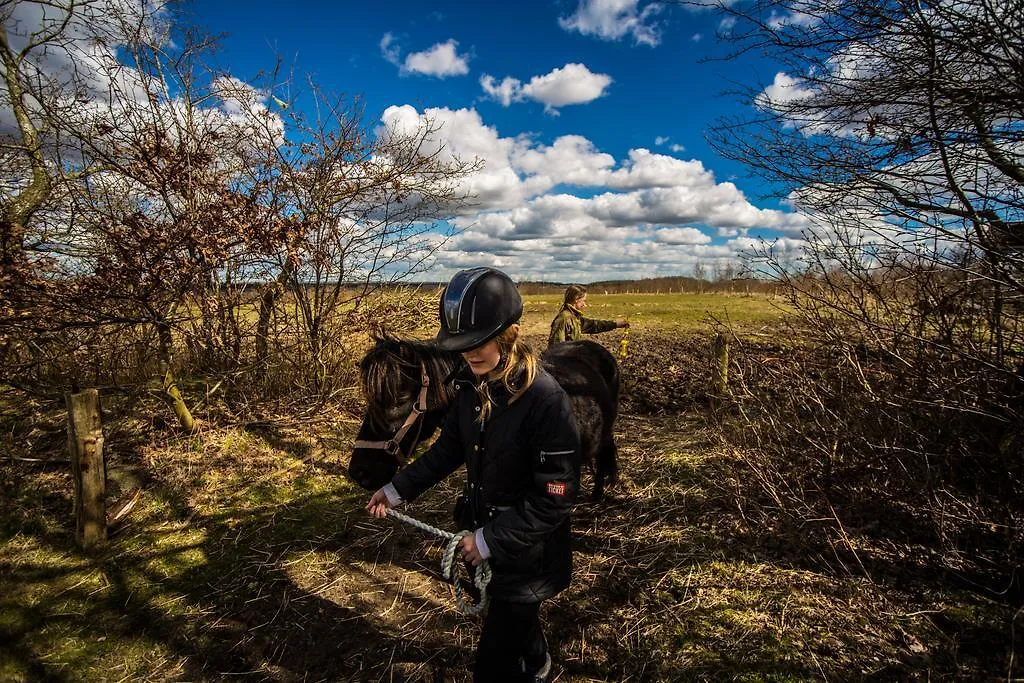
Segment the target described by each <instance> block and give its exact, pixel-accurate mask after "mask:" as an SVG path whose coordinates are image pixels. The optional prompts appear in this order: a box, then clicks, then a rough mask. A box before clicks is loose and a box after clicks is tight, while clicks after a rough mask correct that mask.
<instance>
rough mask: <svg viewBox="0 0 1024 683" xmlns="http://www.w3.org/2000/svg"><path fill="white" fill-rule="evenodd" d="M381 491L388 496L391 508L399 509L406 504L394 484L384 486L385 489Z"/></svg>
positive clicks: (389, 483)
mask: <svg viewBox="0 0 1024 683" xmlns="http://www.w3.org/2000/svg"><path fill="white" fill-rule="evenodd" d="M381 491H383V492H384V495H385V496H387V499H388V505H390V506H391V507H398V506H399V505H401V504H402V503H403V502H404V501H403V500H402V496H401V495H399V493H398V490H397V489H396V488H395V485H394V484H392V483H391V482H388V483H387V484H384V487H383V488H382V489H381Z"/></svg>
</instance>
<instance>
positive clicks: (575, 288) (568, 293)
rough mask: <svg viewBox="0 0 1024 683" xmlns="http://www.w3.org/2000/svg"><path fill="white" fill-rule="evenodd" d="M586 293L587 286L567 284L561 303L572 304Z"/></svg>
mask: <svg viewBox="0 0 1024 683" xmlns="http://www.w3.org/2000/svg"><path fill="white" fill-rule="evenodd" d="M586 294H587V288H586V287H584V286H583V285H569V286H568V287H566V288H565V299H564V300H563V301H562V303H563V304H566V305H569V306H572V305H573V304H574V303H576V302H577V301H579V299H580V297H582V296H586Z"/></svg>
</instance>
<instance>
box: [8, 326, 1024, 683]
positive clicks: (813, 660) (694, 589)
mask: <svg viewBox="0 0 1024 683" xmlns="http://www.w3.org/2000/svg"><path fill="white" fill-rule="evenodd" d="M609 342H610V343H609V345H610V346H611V345H613V344H614V342H615V340H609ZM632 348H633V353H632V355H631V356H630V358H628V359H626V362H625V363H624V373H625V375H626V390H627V393H628V399H629V400H628V401H626V402H625V403H624V405H625V406H626V407H627V411H626V413H625V414H624V415H623V416H622V417H621V418H620V421H619V423H618V427H617V438H618V442H619V444H620V454H621V458H622V463H621V464H622V471H623V473H624V476H623V482H622V483H621V484H620V488H618V489H617V490H613V492H612V494H611V496H610V497H609V499H608V500H606V501H604V502H602V503H592V502H581V503H580V504H579V506H578V507H577V510H576V512H575V519H574V528H575V540H574V542H575V551H576V552H575V562H576V572H575V580H574V583H573V585H572V586H571V587H570V589H569V590H568V591H566V592H565V593H563V594H562V595H560V596H558V597H557V598H556V599H554V600H552V601H550V602H549V603H548V604H547V605H546V607H545V612H544V613H545V619H546V622H547V624H548V630H549V636H550V640H551V644H552V648H553V653H554V656H555V661H556V664H555V676H554V679H555V680H558V681H662V680H757V681H761V680H776V681H804V680H851V679H855V680H859V679H874V680H908V679H910V680H941V679H979V678H989V679H992V678H998V677H1006V676H1007V674H1008V673H1009V675H1011V676H1012V675H1019V674H1020V672H1019V671H1017V670H1012V671H1011V669H1010V666H1011V665H1010V663H1009V654H1010V652H1011V648H1012V647H1013V646H1014V643H1013V642H1012V639H1013V637H1017V638H1018V639H1019V637H1020V636H1019V635H1015V636H1014V635H1011V624H1012V622H1013V619H1014V614H1013V611H1012V609H1011V608H1010V607H1008V606H1006V605H1003V604H1000V603H998V602H995V601H992V600H989V599H986V598H984V597H981V596H979V595H977V594H975V593H972V592H970V591H968V590H965V589H962V588H957V587H954V586H952V585H951V584H949V583H948V582H945V581H943V580H942V577H937V576H935V575H934V574H933V573H930V572H929V571H927V569H926V563H924V562H918V559H920V558H921V557H922V556H923V555H922V554H923V553H926V552H927V549H925V548H923V547H915V546H912V545H909V544H904V545H897V544H894V543H892V542H882V541H881V540H879V539H877V538H875V537H873V536H872V535H871V534H870V533H868V532H867V530H864V529H852V528H843V527H842V526H841V525H839V524H837V523H836V521H835V520H829V519H823V520H817V521H812V522H806V521H805V522H796V521H794V519H793V518H792V517H789V516H787V515H786V514H784V512H783V511H782V510H781V509H779V508H778V506H776V505H775V503H774V502H773V501H772V500H771V498H770V497H768V496H766V495H764V493H763V489H762V487H760V486H759V485H758V483H757V481H756V479H755V476H754V474H753V473H754V471H755V470H754V469H753V468H752V467H751V458H754V457H756V455H755V454H752V453H746V452H739V451H737V450H735V449H734V448H732V447H730V446H729V445H728V444H726V443H725V442H724V440H723V438H722V436H721V434H720V432H719V431H718V430H716V429H715V428H714V427H713V426H712V425H713V424H714V422H713V421H712V420H709V419H707V416H706V414H705V413H704V412H703V410H701V409H699V403H700V402H699V401H698V400H697V395H698V394H700V393H701V391H700V389H699V384H700V382H701V380H700V377H701V376H702V370H701V369H700V368H701V363H702V362H703V361H702V360H701V358H703V357H704V356H703V354H706V349H705V348H704V343H703V342H702V341H699V340H697V341H695V340H692V339H690V340H688V339H676V340H674V341H670V340H666V339H664V338H657V337H655V336H654V335H646V334H643V333H642V331H640V330H638V331H637V334H636V335H635V337H634V342H633V347H632ZM666 356H667V357H670V361H668V364H667V365H666V363H665V361H664V359H665V358H666ZM695 383H696V384H697V385H698V386H696V387H695V386H693V385H694V384H695ZM214 408H215V407H214V406H210V407H209V410H208V411H207V412H206V413H204V422H203V424H204V426H203V430H202V431H201V433H200V434H198V435H195V436H188V437H185V436H180V435H176V434H174V433H173V432H172V431H170V430H169V429H170V428H169V427H162V426H161V425H159V424H157V425H155V426H154V425H153V423H147V424H135V423H123V424H120V425H119V427H118V430H119V431H118V432H117V434H121V435H123V436H119V437H117V438H110V437H109V436H108V446H109V447H110V449H111V453H112V457H113V463H112V465H113V466H115V469H116V472H117V474H116V478H117V480H118V481H126V482H127V481H129V480H131V478H132V477H133V476H134V477H136V478H138V479H140V480H141V483H142V484H143V486H144V497H143V500H142V502H141V503H140V506H139V508H137V510H136V511H135V512H133V514H132V515H131V517H130V524H129V525H128V526H126V527H124V528H122V529H121V530H120V532H119V533H118V534H117V535H115V536H114V537H113V539H112V541H111V542H110V543H109V545H108V547H107V548H106V549H104V550H103V551H101V552H99V553H96V554H94V555H84V554H81V553H78V552H76V551H75V549H74V548H73V545H72V543H71V529H70V523H71V522H70V520H69V518H68V511H69V509H70V492H71V486H70V481H69V478H68V473H67V472H66V470H65V469H64V468H63V467H62V466H56V465H45V464H41V463H38V462H24V461H9V460H5V461H4V462H3V463H2V464H0V680H5V681H6V680H11V681H34V680H44V679H50V680H69V681H78V680H81V681H96V680H101V681H106V680H109V681H117V680H197V681H198V680H224V679H227V678H238V677H240V678H252V679H257V680H275V681H300V680H301V681H306V680H372V681H392V680H412V681H464V680H468V679H469V676H468V673H467V672H468V669H469V665H470V662H471V659H472V653H473V647H474V643H475V640H476V637H477V629H478V627H479V622H478V620H477V619H474V618H469V617H464V616H462V615H460V614H459V613H458V612H457V611H456V608H455V604H454V601H453V599H452V596H451V592H450V589H449V588H448V587H447V586H446V585H445V584H443V583H442V582H441V581H440V580H439V577H438V575H439V571H438V562H439V555H440V551H441V547H440V543H439V542H438V541H436V540H434V539H432V538H427V537H424V536H423V535H421V534H420V533H419V532H417V531H415V530H413V529H411V528H409V527H406V526H404V525H400V524H398V523H395V522H392V521H390V520H371V519H369V518H367V517H366V516H365V513H364V511H363V505H364V504H365V500H366V498H367V494H366V493H365V492H363V491H360V490H357V489H356V488H355V487H354V486H353V485H352V484H350V483H349V482H348V481H347V479H346V478H345V477H344V466H345V464H346V462H347V449H348V444H349V443H350V440H351V438H352V435H353V432H354V429H355V427H356V422H355V420H356V416H355V415H353V414H350V413H346V412H343V411H337V410H335V411H333V412H332V411H330V410H328V409H326V408H324V409H320V410H319V411H318V412H316V413H315V414H310V415H307V416H306V418H305V419H303V420H298V419H296V418H295V416H294V415H295V413H294V412H293V413H292V414H291V415H289V414H288V412H289V411H287V410H285V408H286V407H282V408H281V410H280V412H279V414H273V413H271V412H270V411H267V414H266V415H264V416H263V417H262V418H261V419H260V420H258V421H248V422H246V421H239V420H237V419H234V418H232V419H228V417H229V416H231V415H234V413H233V412H231V411H229V410H227V409H224V410H216V409H214ZM10 419H13V418H10ZM52 422H53V425H51V426H56V425H59V424H60V420H59V413H54V418H53V420H52ZM7 424H8V425H10V424H11V423H10V420H8V423H7ZM39 424H46V423H45V421H39ZM19 429H20V427H19ZM19 433H20V432H19ZM127 435H133V436H134V438H133V439H132V440H128V439H127ZM126 443H131V444H133V445H132V446H131V447H130V448H129V447H128V446H126V445H125V444H126ZM119 444H120V445H119ZM55 447H56V448H59V444H58V445H56V446H55ZM457 479H458V477H454V478H453V480H452V481H447V482H445V483H443V484H442V485H439V486H438V487H435V489H434V490H432V491H431V492H430V493H429V494H428V495H426V496H424V497H423V499H422V500H420V501H417V503H416V504H415V505H414V506H411V508H412V509H411V510H409V512H410V514H413V515H414V516H416V517H417V518H420V519H423V520H425V521H428V522H430V523H432V524H435V525H437V526H440V527H444V528H451V522H450V519H451V518H450V505H451V501H452V499H453V497H454V492H455V491H456V490H457V489H458V488H459V481H457ZM584 489H585V490H589V482H585V486H584ZM1018 621H1019V619H1018ZM1019 626H1020V625H1019V624H1018V627H1019ZM1013 633H1014V634H1019V628H1018V630H1017V631H1016V632H1013ZM1017 651H1018V652H1019V651H1020V646H1019V644H1017ZM1018 666H1019V664H1018Z"/></svg>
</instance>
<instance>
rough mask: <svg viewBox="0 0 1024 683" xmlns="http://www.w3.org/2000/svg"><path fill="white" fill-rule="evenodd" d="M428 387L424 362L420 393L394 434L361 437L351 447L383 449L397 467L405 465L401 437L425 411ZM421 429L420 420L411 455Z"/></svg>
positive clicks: (417, 443) (428, 376)
mask: <svg viewBox="0 0 1024 683" xmlns="http://www.w3.org/2000/svg"><path fill="white" fill-rule="evenodd" d="M429 388H430V375H428V374H427V366H426V364H425V363H420V394H419V396H418V397H417V398H416V402H415V403H414V404H413V405H412V412H411V413H409V417H407V418H405V422H404V423H402V426H401V427H399V428H398V431H397V432H395V435H394V436H392V437H391V438H390V439H388V440H387V441H364V440H363V439H357V440H356V442H355V443H354V444H352V447H353V448H369V449H376V450H382V451H385V452H386V453H387V454H388V455H390V456H391V457H393V458H394V459H395V460H397V461H398V465H399V467H405V464H406V462H408V460H409V458H408V456H407V455H406V454H405V453H402V446H401V444H402V439H404V438H405V435H406V434H408V433H409V430H410V429H411V428H412V426H413V425H414V424H416V421H417V420H419V417H420V416H421V415H422V414H423V413H425V412H427V389H429ZM422 431H423V423H422V422H420V426H419V429H417V430H416V438H415V439H414V440H413V442H412V446H411V447H410V448H409V455H412V454H413V453H414V452H415V451H416V446H418V445H419V442H420V434H421V433H422Z"/></svg>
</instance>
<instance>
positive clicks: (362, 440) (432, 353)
mask: <svg viewBox="0 0 1024 683" xmlns="http://www.w3.org/2000/svg"><path fill="white" fill-rule="evenodd" d="M454 362H455V354H451V353H446V352H443V351H440V350H438V349H437V348H436V347H435V346H433V345H432V344H428V343H424V342H416V341H408V340H401V339H394V338H391V337H384V338H381V339H377V340H376V343H375V344H374V346H373V348H371V349H370V350H369V352H367V354H366V356H364V357H363V359H362V361H360V363H359V379H360V385H361V387H362V390H363V396H364V397H365V398H366V415H365V416H364V417H363V423H362V425H361V426H360V428H359V432H358V434H357V435H356V441H355V444H354V446H353V450H352V458H351V460H350V461H349V466H348V472H349V477H351V478H352V480H353V481H355V482H356V483H357V484H359V485H360V486H361V487H363V488H365V489H367V490H370V491H374V490H376V489H378V488H380V487H381V486H383V485H384V484H386V483H388V482H389V481H391V478H392V477H393V476H394V475H395V472H396V471H397V470H398V468H399V467H401V466H402V465H404V464H405V461H406V459H407V458H409V457H410V456H411V455H412V454H413V451H415V449H416V445H417V444H418V443H420V442H421V441H425V440H426V439H428V438H430V436H431V435H432V434H433V433H434V431H435V430H436V429H437V427H438V425H439V424H440V422H441V420H442V419H443V416H444V411H445V409H446V408H447V406H448V404H449V403H451V400H452V395H453V389H452V387H451V385H449V384H446V383H445V380H446V379H447V376H448V374H449V373H450V372H451V369H452V367H453V364H454Z"/></svg>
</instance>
